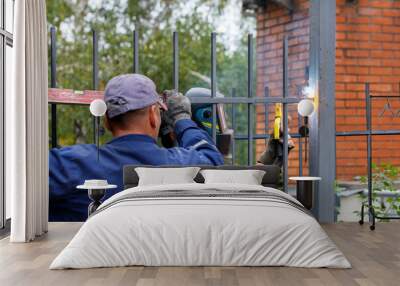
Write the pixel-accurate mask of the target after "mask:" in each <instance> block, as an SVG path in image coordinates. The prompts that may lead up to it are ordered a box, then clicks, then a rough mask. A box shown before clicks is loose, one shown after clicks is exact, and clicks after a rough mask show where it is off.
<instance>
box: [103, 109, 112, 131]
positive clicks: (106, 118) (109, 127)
mask: <svg viewBox="0 0 400 286" xmlns="http://www.w3.org/2000/svg"><path fill="white" fill-rule="evenodd" d="M104 127H105V128H106V129H107V130H109V131H110V132H112V130H111V125H110V121H109V120H108V116H107V113H106V114H105V116H104Z"/></svg>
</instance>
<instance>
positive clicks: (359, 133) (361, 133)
mask: <svg viewBox="0 0 400 286" xmlns="http://www.w3.org/2000/svg"><path fill="white" fill-rule="evenodd" d="M368 134H371V135H399V134H400V130H365V131H344V132H336V136H340V137H343V136H366V135H368Z"/></svg>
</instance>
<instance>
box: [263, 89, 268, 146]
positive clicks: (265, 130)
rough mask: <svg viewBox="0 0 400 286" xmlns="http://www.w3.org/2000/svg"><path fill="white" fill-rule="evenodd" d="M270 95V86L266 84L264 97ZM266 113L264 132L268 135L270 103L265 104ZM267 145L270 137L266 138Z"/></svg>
mask: <svg viewBox="0 0 400 286" xmlns="http://www.w3.org/2000/svg"><path fill="white" fill-rule="evenodd" d="M268 96H269V88H268V86H264V97H268ZM264 113H265V119H264V121H265V123H264V125H265V126H264V132H265V134H266V135H268V131H269V106H268V104H264ZM265 146H266V147H268V138H265Z"/></svg>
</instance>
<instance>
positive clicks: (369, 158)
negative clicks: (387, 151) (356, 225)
mask: <svg viewBox="0 0 400 286" xmlns="http://www.w3.org/2000/svg"><path fill="white" fill-rule="evenodd" d="M365 106H366V113H365V116H366V122H367V132H368V135H367V168H368V206H369V208H368V209H370V208H371V206H372V136H371V125H372V124H371V97H370V86H369V83H366V84H365ZM368 213H369V214H371V213H370V212H368ZM371 219H372V218H371V216H369V221H370V222H371Z"/></svg>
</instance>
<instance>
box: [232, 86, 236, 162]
mask: <svg viewBox="0 0 400 286" xmlns="http://www.w3.org/2000/svg"><path fill="white" fill-rule="evenodd" d="M235 96H236V89H235V88H232V97H235ZM232 129H233V138H232V165H235V161H236V140H235V133H236V104H232Z"/></svg>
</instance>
